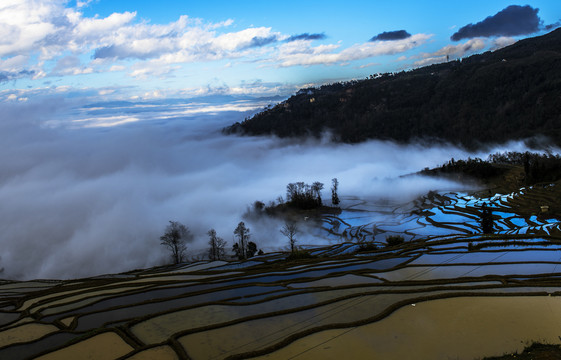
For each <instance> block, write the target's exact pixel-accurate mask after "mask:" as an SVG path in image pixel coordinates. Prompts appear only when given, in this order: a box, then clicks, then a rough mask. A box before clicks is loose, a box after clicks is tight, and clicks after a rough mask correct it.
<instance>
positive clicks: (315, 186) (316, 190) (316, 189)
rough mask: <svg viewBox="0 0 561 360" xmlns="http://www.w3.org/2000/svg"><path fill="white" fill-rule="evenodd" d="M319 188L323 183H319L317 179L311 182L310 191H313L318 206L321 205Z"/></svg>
mask: <svg viewBox="0 0 561 360" xmlns="http://www.w3.org/2000/svg"><path fill="white" fill-rule="evenodd" d="M321 190H323V183H320V182H319V181H316V182H314V183H313V184H312V192H313V193H314V195H315V197H316V199H317V203H318V206H321V205H322V201H321Z"/></svg>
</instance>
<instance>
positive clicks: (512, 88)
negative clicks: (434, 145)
mask: <svg viewBox="0 0 561 360" xmlns="http://www.w3.org/2000/svg"><path fill="white" fill-rule="evenodd" d="M560 125H561V29H557V30H555V31H553V32H551V33H549V34H546V35H543V36H540V37H535V38H529V39H525V40H520V41H518V42H517V43H515V44H513V45H511V46H508V47H506V48H503V49H500V50H497V51H494V52H486V53H484V54H479V55H473V56H471V57H469V58H466V59H463V60H462V61H459V60H458V61H451V62H448V63H443V64H438V65H432V66H427V67H423V68H419V69H416V70H412V71H408V72H401V73H397V74H383V75H379V76H371V78H370V79H366V80H359V81H350V82H347V83H336V84H332V85H325V86H322V87H320V88H310V89H302V90H300V91H299V92H298V93H297V94H296V95H294V96H292V97H290V98H289V99H288V100H286V101H284V102H282V103H280V104H278V105H276V106H275V107H273V108H269V109H266V110H264V111H263V112H261V113H259V114H257V115H255V116H253V117H252V118H250V119H246V120H245V121H244V122H242V123H236V124H234V125H232V126H230V127H229V128H226V129H225V132H226V133H242V134H248V135H263V134H275V135H277V136H280V137H294V136H305V135H313V136H320V135H321V133H322V132H323V131H325V130H330V131H331V132H332V134H333V137H334V139H335V140H337V141H342V142H349V143H354V142H361V141H364V140H367V139H392V140H397V141H402V142H406V141H410V140H412V139H416V138H423V139H441V140H445V141H449V142H452V143H459V144H463V145H466V146H473V145H476V144H478V143H480V142H491V141H493V142H496V141H506V140H511V139H522V138H528V137H531V136H536V135H546V136H548V137H550V138H551V139H552V140H553V141H554V142H555V143H556V144H557V145H561V126H560Z"/></svg>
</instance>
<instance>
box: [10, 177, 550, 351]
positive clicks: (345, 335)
mask: <svg viewBox="0 0 561 360" xmlns="http://www.w3.org/2000/svg"><path fill="white" fill-rule="evenodd" d="M556 191H557V188H556V187H555V186H549V187H547V186H546V187H536V188H531V189H523V190H521V191H519V192H517V193H513V194H510V195H506V196H493V197H492V198H482V199H479V198H475V197H472V196H468V195H467V194H459V193H448V194H437V193H431V194H429V195H428V196H426V197H424V198H422V199H419V200H418V201H417V202H416V203H414V204H405V205H396V204H385V205H380V204H375V203H369V202H367V201H362V200H359V199H346V200H345V203H346V204H349V205H348V206H346V207H345V209H344V210H343V212H342V213H341V215H340V216H338V217H333V216H330V215H329V216H326V217H325V218H324V221H323V229H322V230H318V231H321V232H322V233H323V234H327V235H326V236H329V238H330V241H332V242H335V244H334V245H331V246H325V247H321V248H311V249H309V250H310V251H311V253H312V254H313V255H316V256H317V257H316V258H312V259H306V260H299V261H288V260H287V259H286V257H287V254H286V253H282V252H274V253H268V254H265V255H262V256H259V257H254V258H252V259H250V260H248V261H235V262H225V261H214V262H197V263H193V264H187V265H182V266H177V267H165V268H153V269H148V270H136V271H131V272H128V273H124V274H118V275H107V276H101V277H97V278H88V279H77V280H72V281H41V280H36V281H29V282H12V281H6V282H3V283H2V284H0V294H1V295H0V298H1V300H0V301H1V302H0V325H1V328H0V359H32V358H37V359H86V358H94V359H163V360H165V359H224V358H229V359H239V358H270V359H310V358H318V359H319V358H321V359H341V358H351V359H352V358H355V359H359V358H364V357H365V356H366V357H367V358H383V359H404V358H410V356H411V354H415V358H416V359H448V358H458V359H473V358H478V357H483V356H492V355H501V354H503V353H505V352H512V351H517V350H521V349H522V348H523V347H524V346H525V345H527V344H528V343H529V342H531V341H536V340H539V341H545V342H551V343H559V342H561V338H560V337H559V336H561V287H560V285H561V282H560V279H561V251H560V250H561V238H558V237H557V236H558V233H559V225H558V223H557V221H556V220H555V219H548V218H547V217H545V215H543V214H540V213H539V206H540V204H541V203H544V202H547V201H551V198H552V194H556ZM544 194H546V195H547V194H549V196H548V197H545V195H544ZM555 196H556V195H555ZM542 197H543V198H542ZM484 202H485V203H487V206H489V207H491V208H492V209H493V216H494V217H495V228H496V231H497V234H494V235H482V234H480V230H479V223H478V216H479V211H480V206H481V205H482V204H483V203H484ZM532 209H534V210H532ZM532 213H533V214H532ZM337 223H339V225H337ZM389 234H403V235H404V236H405V237H407V240H408V241H407V242H405V243H404V244H403V245H400V246H395V247H387V246H384V239H385V236H386V235H389ZM373 236H374V241H375V242H376V243H377V244H378V249H377V250H371V251H360V249H361V245H360V243H363V242H365V241H371V240H373ZM341 238H343V240H341ZM443 339H446V341H443ZM475 344H476V345H477V346H475Z"/></svg>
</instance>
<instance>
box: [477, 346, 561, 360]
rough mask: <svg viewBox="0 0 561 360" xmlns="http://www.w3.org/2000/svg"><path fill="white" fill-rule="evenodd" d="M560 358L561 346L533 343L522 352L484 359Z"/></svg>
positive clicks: (553, 359)
mask: <svg viewBox="0 0 561 360" xmlns="http://www.w3.org/2000/svg"><path fill="white" fill-rule="evenodd" d="M507 359H518V360H538V359H539V360H560V359H561V346H559V345H550V344H540V343H533V344H532V345H530V346H528V347H526V348H525V349H524V351H523V352H522V353H520V354H518V353H515V354H505V355H503V356H493V357H486V358H484V360H507Z"/></svg>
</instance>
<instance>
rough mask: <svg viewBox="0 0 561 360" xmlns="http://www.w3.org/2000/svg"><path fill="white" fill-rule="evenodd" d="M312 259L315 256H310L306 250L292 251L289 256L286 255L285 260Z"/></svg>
mask: <svg viewBox="0 0 561 360" xmlns="http://www.w3.org/2000/svg"><path fill="white" fill-rule="evenodd" d="M314 258H316V256H315V255H312V254H311V253H310V252H309V251H307V250H302V249H294V251H292V252H291V253H290V255H288V257H287V258H286V260H300V259H314Z"/></svg>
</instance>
